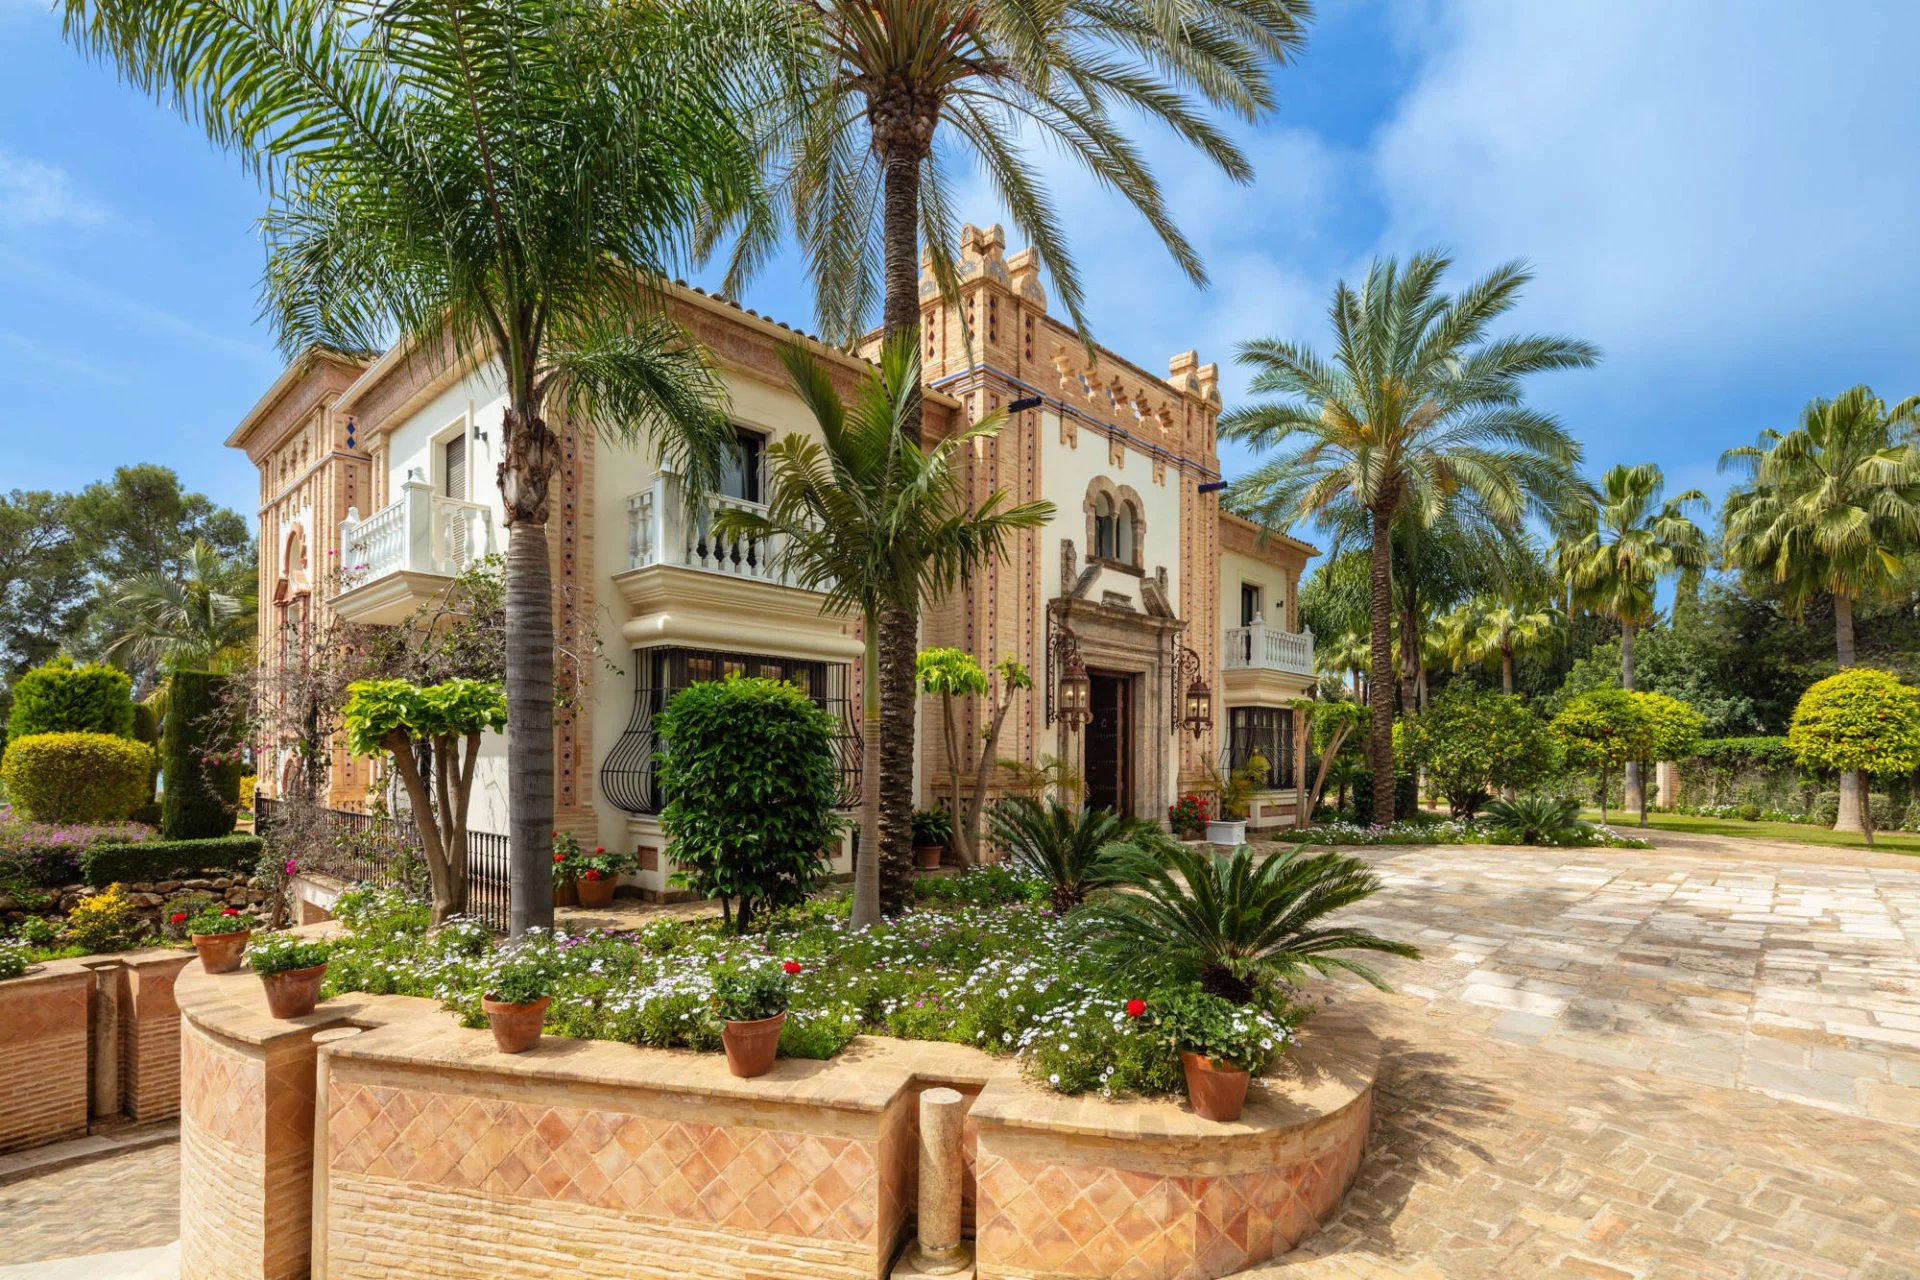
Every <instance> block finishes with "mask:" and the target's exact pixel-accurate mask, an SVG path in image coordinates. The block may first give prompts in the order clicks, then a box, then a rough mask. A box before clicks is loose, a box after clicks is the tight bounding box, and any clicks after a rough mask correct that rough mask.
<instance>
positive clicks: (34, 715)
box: [7, 658, 134, 740]
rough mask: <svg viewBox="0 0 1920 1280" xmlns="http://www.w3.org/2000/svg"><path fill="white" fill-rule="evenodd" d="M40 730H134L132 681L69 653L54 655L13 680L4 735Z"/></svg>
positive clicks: (129, 733)
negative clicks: (80, 663)
mask: <svg viewBox="0 0 1920 1280" xmlns="http://www.w3.org/2000/svg"><path fill="white" fill-rule="evenodd" d="M39 733H104V734H108V735H110V736H112V737H116V738H130V737H133V736H134V710H133V681H132V679H131V678H130V677H129V676H128V675H127V673H126V672H124V671H119V670H116V669H114V668H113V667H106V666H101V665H99V664H97V663H89V664H88V665H86V666H83V667H77V666H75V665H74V664H73V659H71V658H55V659H54V660H53V661H52V662H49V663H48V664H47V665H46V666H44V667H35V668H34V669H33V670H31V671H29V672H27V673H26V674H24V675H22V676H21V677H20V678H19V679H18V680H15V681H14V682H13V710H12V713H11V714H10V716H9V718H8V720H7V737H8V738H9V739H14V740H18V739H20V738H26V737H30V736H32V735H34V734H39Z"/></svg>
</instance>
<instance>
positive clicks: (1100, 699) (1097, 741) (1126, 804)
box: [1086, 671, 1133, 818]
mask: <svg viewBox="0 0 1920 1280" xmlns="http://www.w3.org/2000/svg"><path fill="white" fill-rule="evenodd" d="M1088 677H1089V688H1088V691H1087V692H1088V699H1087V704H1088V706H1087V709H1088V711H1089V712H1090V714H1091V718H1090V719H1089V720H1088V721H1087V765H1086V775H1087V777H1086V781H1087V807H1088V808H1090V809H1111V810H1113V811H1114V812H1115V813H1117V814H1120V815H1121V816H1122V817H1129V818H1130V817H1132V816H1133V680H1132V679H1131V678H1130V677H1128V676H1119V675H1109V674H1106V673H1104V672H1099V671H1094V672H1089V673H1088Z"/></svg>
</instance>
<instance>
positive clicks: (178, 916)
mask: <svg viewBox="0 0 1920 1280" xmlns="http://www.w3.org/2000/svg"><path fill="white" fill-rule="evenodd" d="M186 918H187V913H186V912H184V911H176V912H174V913H173V922H174V923H175V924H179V923H180V922H181V921H182V920H185V919H186Z"/></svg>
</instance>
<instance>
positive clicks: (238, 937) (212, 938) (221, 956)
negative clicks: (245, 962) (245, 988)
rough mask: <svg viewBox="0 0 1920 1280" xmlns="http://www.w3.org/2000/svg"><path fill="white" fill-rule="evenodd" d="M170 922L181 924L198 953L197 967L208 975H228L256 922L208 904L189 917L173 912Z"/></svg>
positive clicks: (242, 913) (233, 910)
mask: <svg viewBox="0 0 1920 1280" xmlns="http://www.w3.org/2000/svg"><path fill="white" fill-rule="evenodd" d="M173 923H174V924H177V925H182V926H184V927H185V929H186V931H187V936H189V937H191V938H192V939H193V949H194V950H195V951H198V952H199V953H200V967H201V968H202V969H204V970H206V971H207V972H208V973H232V972H233V971H234V970H235V969H238V968H239V967H240V960H241V958H242V957H243V956H244V955H245V954H246V950H247V940H248V939H249V938H251V937H253V931H254V930H255V929H257V928H259V927H260V922H259V921H258V920H256V919H255V918H254V917H253V916H252V915H251V914H249V913H248V912H245V911H242V910H240V909H239V908H238V907H229V906H227V905H226V904H225V903H223V902H208V903H204V904H202V905H201V907H200V909H199V910H198V911H196V912H194V913H193V914H192V916H191V917H189V916H188V914H187V913H186V912H184V911H176V912H174V913H173Z"/></svg>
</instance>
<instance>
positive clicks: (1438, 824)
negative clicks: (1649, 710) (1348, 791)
mask: <svg viewBox="0 0 1920 1280" xmlns="http://www.w3.org/2000/svg"><path fill="white" fill-rule="evenodd" d="M1276 843H1280V844H1301V843H1305V844H1313V845H1336V846H1337V845H1395V844H1519V843H1520V842H1519V841H1514V840H1501V839H1498V838H1497V837H1496V835H1495V833H1494V831H1493V828H1492V827H1491V826H1490V825H1489V824H1488V823H1487V822H1485V821H1484V820H1480V819H1455V818H1436V819H1420V818H1416V819H1413V820H1411V821H1402V822H1396V823H1394V824H1393V825H1392V826H1390V827H1374V826H1367V825H1364V824H1362V823H1358V822H1323V823H1319V824H1318V825H1315V826H1312V827H1308V828H1306V829H1305V830H1302V831H1287V832H1284V833H1281V834H1280V835H1279V836H1278V838H1277V840H1276ZM1540 843H1541V844H1542V845H1551V846H1553V847H1555V848H1562V849H1651V848H1653V845H1652V844H1651V843H1650V842H1648V841H1646V840H1641V839H1637V838H1635V837H1633V836H1623V835H1621V834H1620V833H1619V832H1617V831H1615V830H1614V829H1613V828H1611V827H1606V826H1600V825H1598V824H1592V825H1590V826H1589V829H1588V830H1587V832H1586V833H1585V834H1584V835H1581V836H1579V837H1576V838H1573V839H1567V840H1542V841H1540Z"/></svg>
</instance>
